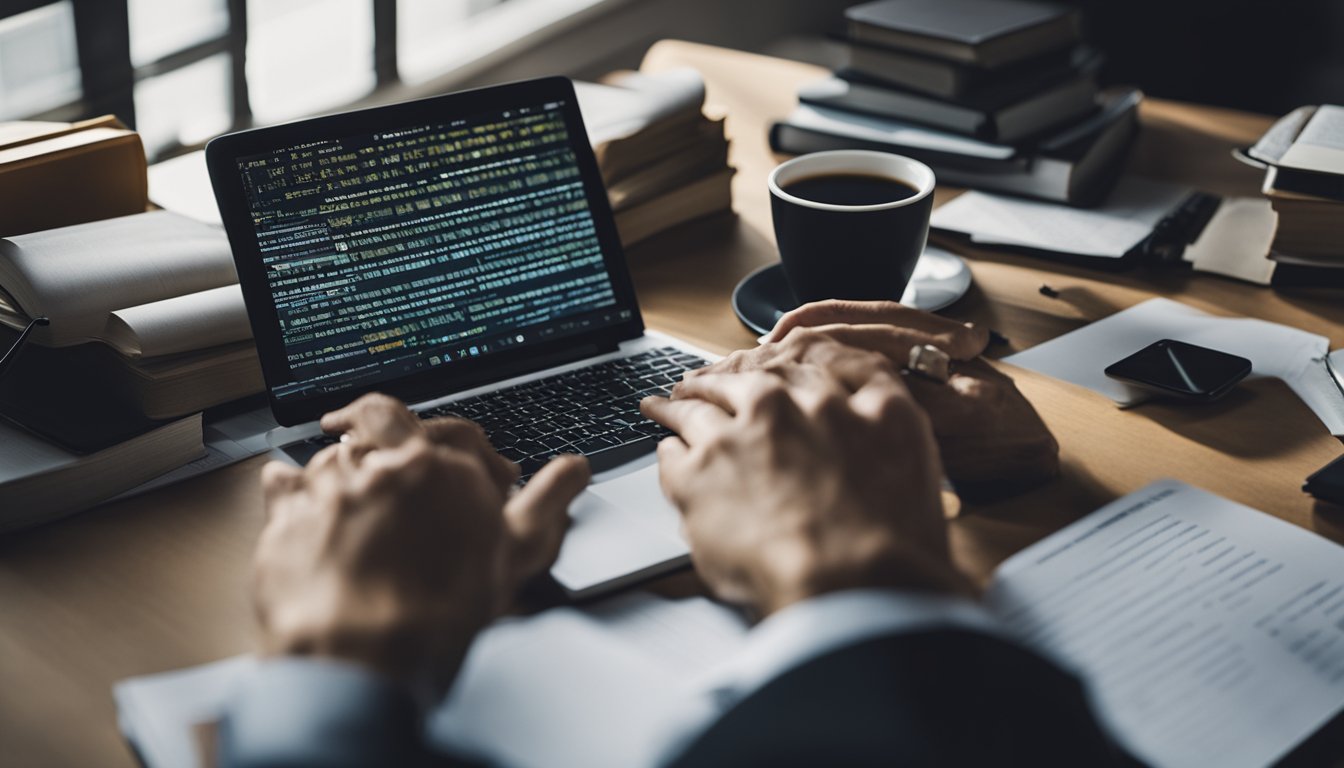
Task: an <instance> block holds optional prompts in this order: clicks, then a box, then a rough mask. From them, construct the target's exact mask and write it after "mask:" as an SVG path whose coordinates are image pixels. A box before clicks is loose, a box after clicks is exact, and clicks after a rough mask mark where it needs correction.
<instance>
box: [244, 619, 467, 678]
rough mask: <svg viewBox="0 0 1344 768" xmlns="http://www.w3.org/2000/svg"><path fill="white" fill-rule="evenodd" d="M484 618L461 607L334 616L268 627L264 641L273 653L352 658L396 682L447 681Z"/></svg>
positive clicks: (349, 659) (364, 666)
mask: <svg viewBox="0 0 1344 768" xmlns="http://www.w3.org/2000/svg"><path fill="white" fill-rule="evenodd" d="M486 623H487V618H486V617H485V616H483V615H482V616H477V615H468V614H467V613H464V612H461V611H453V612H451V613H444V614H437V615H416V616H400V617H387V616H385V617H379V618H375V617H373V616H363V617H351V616H347V617H342V619H341V620H339V621H330V622H322V621H318V622H314V623H312V624H310V625H308V626H297V627H292V628H290V629H288V630H285V631H272V632H269V633H268V635H267V637H266V640H265V647H266V651H267V652H268V653H269V654H271V655H276V656H297V657H308V658H315V659H329V660H333V661H340V662H344V663H348V664H352V665H355V666H358V667H361V668H363V669H365V670H367V671H369V672H371V673H373V674H375V675H378V676H379V677H382V678H385V679H387V680H390V681H393V682H397V683H405V684H412V685H414V686H416V687H419V686H421V685H423V684H426V683H429V684H432V685H434V686H436V687H446V686H447V685H448V684H449V683H450V682H451V681H452V679H453V677H454V676H455V675H456V673H457V670H458V668H459V667H460V666H461V663H462V660H463V658H464V657H465V656H466V652H467V649H468V648H469V647H470V645H471V642H472V640H473V639H474V638H475V636H476V634H477V633H478V632H479V631H480V630H481V629H482V628H483V627H484V626H485V624H486Z"/></svg>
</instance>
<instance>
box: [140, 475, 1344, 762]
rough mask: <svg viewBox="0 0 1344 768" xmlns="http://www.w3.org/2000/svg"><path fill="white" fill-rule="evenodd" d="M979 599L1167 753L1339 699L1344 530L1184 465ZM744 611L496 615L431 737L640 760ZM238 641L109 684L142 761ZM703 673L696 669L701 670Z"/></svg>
mask: <svg viewBox="0 0 1344 768" xmlns="http://www.w3.org/2000/svg"><path fill="white" fill-rule="evenodd" d="M986 604H987V606H988V607H989V609H990V611H991V612H992V613H993V614H995V615H996V616H997V617H998V618H999V620H1000V621H1001V622H1002V624H1003V626H1004V628H1005V631H1006V632H1007V633H1008V634H1009V635H1011V636H1015V637H1017V638H1018V639H1019V640H1020V642H1023V643H1024V644H1026V645H1028V646H1030V647H1032V648H1035V649H1036V650H1037V651H1039V652H1041V653H1043V654H1045V655H1047V656H1049V657H1052V658H1054V659H1056V660H1058V661H1059V662H1060V663H1061V664H1064V665H1065V666H1067V667H1070V668H1072V669H1074V670H1076V671H1077V672H1078V673H1079V674H1080V675H1081V676H1082V677H1083V678H1084V679H1085V680H1086V682H1087V683H1088V687H1089V691H1090V695H1091V698H1092V701H1093V706H1094V708H1095V711H1096V713H1097V716H1098V717H1099V719H1100V720H1101V722H1102V724H1103V726H1104V727H1105V728H1106V729H1107V730H1108V731H1109V732H1110V734H1111V735H1112V737H1113V738H1115V739H1116V740H1117V741H1118V742H1119V743H1120V744H1121V745H1123V746H1124V747H1125V748H1126V749H1127V750H1129V752H1130V753H1131V754H1133V755H1134V756H1136V757H1138V758H1140V759H1142V760H1143V761H1145V762H1147V763H1150V764H1152V765H1157V766H1191V767H1192V768H1193V767H1195V766H1208V765H1217V766H1222V767H1223V768H1238V767H1239V766H1247V767H1250V766H1262V765H1265V764H1268V763H1270V762H1273V761H1274V760H1276V759H1278V758H1280V757H1282V756H1284V755H1285V754H1286V753H1288V752H1289V751H1290V750H1292V749H1293V747H1294V746H1295V745H1297V744H1298V743H1299V742H1301V741H1302V740H1303V739H1305V738H1306V737H1307V736H1309V735H1310V734H1311V733H1312V732H1313V731H1315V730H1316V729H1318V728H1320V727H1321V726H1322V725H1323V724H1324V723H1326V722H1327V721H1329V720H1330V719H1331V718H1332V717H1333V716H1334V715H1335V714H1336V713H1337V712H1339V711H1340V710H1341V708H1344V637H1341V635H1344V626H1342V624H1344V622H1342V621H1341V619H1344V547H1340V546H1338V545H1336V544H1334V543H1331V542H1330V541H1327V540H1326V539H1324V538H1321V537H1320V536H1317V535H1315V534H1313V533H1311V532H1309V531H1306V530H1304V529H1302V528H1299V527H1297V526H1294V525H1292V524H1290V523H1286V522H1284V521H1282V520H1279V519H1277V518H1275V517H1271V516H1269V515H1266V514H1262V513H1260V512H1257V511H1255V510H1253V509H1250V508H1248V507H1244V506H1241V505H1240V504H1235V503H1233V502H1230V501H1227V500H1226V499H1222V498H1220V497H1218V496H1214V495H1212V494H1210V493H1207V492H1204V491H1201V490H1199V489H1197V488H1193V487H1191V486H1189V485H1186V484H1184V483H1180V482H1177V481H1174V480H1163V481H1159V482H1156V483H1154V484H1152V485H1150V486H1148V487H1147V488H1144V489H1142V490H1140V491H1137V492H1135V493H1132V494H1130V495H1129V496H1126V497H1124V498H1122V499H1120V500H1118V501H1116V502H1114V503H1112V504H1109V505H1107V506H1105V507H1103V508H1101V509H1099V510H1097V511H1096V512H1093V513H1092V514H1090V515H1088V516H1086V517H1084V518H1083V519H1081V520H1079V521H1078V522H1076V523H1074V524H1072V525H1070V526H1068V527H1066V528H1064V529H1063V530H1061V531H1059V532H1057V533H1055V534H1053V535H1051V536H1048V537H1046V538H1045V539H1043V540H1042V541H1040V542H1038V543H1036V544H1034V545H1032V546H1030V547H1028V548H1027V549H1025V550H1023V551H1022V552H1019V553H1018V554H1017V555H1015V556H1013V557H1012V558H1010V559H1009V560H1008V561H1007V562H1005V563H1004V564H1003V565H1002V566H1000V568H999V570H998V572H997V574H996V575H995V578H994V581H993V583H992V584H991V586H990V589H989V592H988V596H987V598H986ZM745 627H746V624H745V622H744V621H743V620H742V619H741V618H740V617H738V616H737V615H736V614H734V613H732V612H731V611H729V610H728V609H727V608H724V607H722V606H718V605H716V604H713V603H710V602H708V601H706V600H703V599H695V600H689V601H666V600H661V599H659V598H656V597H653V596H649V595H643V594H639V593H636V594H633V595H624V596H621V597H617V598H614V599H613V600H610V601H606V602H602V603H597V604H595V605H591V606H587V607H584V608H562V609H555V610H551V611H547V612H545V613H542V614H539V615H537V616H534V617H530V618H525V619H513V620H507V621H504V622H501V623H500V624H498V625H496V626H495V627H492V628H491V629H489V630H487V631H486V632H485V633H484V634H483V635H482V636H481V637H480V638H478V640H477V642H476V643H475V645H474V646H473V647H472V650H471V652H470V654H469V655H468V657H467V660H466V663H465V665H464V667H463V669H462V673H461V675H460V677H459V678H458V681H457V683H456V685H455V687H454V690H453V692H452V694H451V695H450V696H449V698H448V700H447V701H446V702H445V703H444V705H443V706H442V707H441V708H440V709H439V710H438V711H437V712H436V713H435V714H434V715H433V716H432V717H431V718H430V725H429V734H430V739H431V741H433V742H434V743H436V744H439V745H445V746H446V745H450V744H451V745H452V746H453V747H454V748H455V749H457V750H463V751H466V752H469V753H473V754H477V755H480V756H484V757H487V758H489V759H491V760H493V761H498V762H499V763H502V764H506V765H510V766H518V767H519V768H532V767H533V766H535V767H537V768H540V767H541V766H555V765H585V766H608V765H610V766H637V765H643V764H647V762H648V761H649V760H650V759H653V756H654V755H655V754H656V753H657V752H658V751H659V750H660V749H663V748H665V747H666V746H667V744H666V743H665V742H664V741H662V739H663V738H665V737H666V733H665V732H662V729H663V726H665V725H666V724H667V723H669V722H672V721H673V720H674V719H675V718H676V717H677V716H678V713H682V712H685V711H686V710H684V709H682V708H681V707H682V704H683V703H684V702H686V701H687V697H689V696H692V695H693V694H694V691H695V690H696V687H697V678H702V676H703V675H710V674H713V670H714V667H715V664H716V663H717V662H722V661H726V660H728V659H729V658H730V657H731V655H732V654H733V653H735V652H736V651H737V650H738V649H740V648H741V645H742V640H743V638H744V637H745V636H746V629H745ZM254 670H255V664H254V662H253V661H251V660H250V658H246V657H240V658H238V659H232V660H228V661H224V662H218V663H217V664H214V665H208V666H205V667H198V668H196V669H192V670H185V671H181V672H169V673H165V674H161V675H154V676H150V677H144V678H137V679H134V680H128V681H125V682H122V683H120V684H118V685H117V687H116V691H115V693H116V698H117V704H118V708H119V711H120V715H121V724H122V729H123V732H124V733H125V734H126V736H127V738H128V739H130V740H131V741H132V742H133V743H134V744H136V745H137V748H138V749H139V752H140V754H141V755H142V756H143V757H144V759H145V761H146V763H147V764H148V765H149V766H150V768H157V767H159V766H169V765H172V766H191V765H202V764H203V763H202V762H201V761H200V757H201V753H200V751H199V748H198V742H197V741H196V740H195V737H194V736H193V732H194V729H196V727H197V726H199V725H201V724H202V723H208V722H211V721H213V720H216V719H218V717H219V716H220V714H221V713H222V712H223V710H224V707H225V704H226V702H227V701H228V697H229V696H230V695H231V691H232V690H233V686H235V685H236V684H237V682H238V680H239V679H240V676H242V675H245V674H251V673H253V671H254ZM702 679H703V678H702Z"/></svg>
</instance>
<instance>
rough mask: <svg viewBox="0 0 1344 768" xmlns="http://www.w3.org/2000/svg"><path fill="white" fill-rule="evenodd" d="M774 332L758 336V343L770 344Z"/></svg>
mask: <svg viewBox="0 0 1344 768" xmlns="http://www.w3.org/2000/svg"><path fill="white" fill-rule="evenodd" d="M774 333H775V332H774V331H771V332H770V333H767V334H764V335H762V336H757V337H756V343H757V344H758V345H760V344H769V343H770V337H771V336H773V335H774Z"/></svg>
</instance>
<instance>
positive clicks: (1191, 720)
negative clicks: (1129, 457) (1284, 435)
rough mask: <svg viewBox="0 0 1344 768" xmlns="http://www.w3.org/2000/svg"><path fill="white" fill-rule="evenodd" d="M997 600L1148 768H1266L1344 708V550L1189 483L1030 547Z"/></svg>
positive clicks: (1134, 500)
mask: <svg viewBox="0 0 1344 768" xmlns="http://www.w3.org/2000/svg"><path fill="white" fill-rule="evenodd" d="M987 599H988V601H989V604H990V607H991V609H992V610H993V612H994V613H995V614H996V615H997V616H998V617H999V618H1000V620H1001V621H1003V622H1004V623H1005V624H1006V625H1007V627H1008V629H1009V630H1010V631H1011V632H1013V633H1015V634H1016V635H1017V636H1019V637H1020V638H1022V639H1023V641H1024V642H1025V643H1026V644H1027V645H1029V646H1032V647H1034V648H1036V649H1038V650H1039V651H1042V652H1043V653H1045V654H1047V655H1049V656H1053V657H1054V658H1055V659H1057V660H1058V661H1060V662H1061V663H1064V664H1066V665H1072V666H1073V667H1074V668H1076V669H1078V670H1081V671H1082V672H1083V674H1084V677H1085V678H1086V679H1087V681H1088V688H1089V691H1090V693H1091V696H1092V699H1093V705H1094V707H1095V709H1096V711H1097V714H1098V716H1099V717H1100V718H1101V719H1102V721H1103V722H1104V724H1105V725H1106V726H1107V728H1108V730H1109V731H1110V732H1111V734H1112V735H1113V736H1114V737H1115V738H1116V739H1117V740H1118V741H1119V742H1120V743H1121V744H1122V745H1123V746H1124V747H1125V748H1126V749H1128V750H1129V751H1130V752H1131V753H1132V754H1134V755H1135V756H1136V757H1138V758H1140V759H1142V760H1144V761H1145V762H1147V763H1150V764H1152V765H1159V766H1172V767H1174V768H1183V767H1184V766H1191V767H1192V768H1193V767H1195V766H1210V765H1217V766H1221V767H1222V768H1238V767H1239V766H1248V767H1249V766H1263V765H1267V764H1269V763H1271V762H1273V761H1275V760H1276V759H1278V758H1280V757H1282V756H1283V755H1284V754H1285V753H1287V752H1288V751H1289V750H1290V749H1291V748H1292V747H1293V746H1295V745H1296V744H1297V743H1298V742H1300V741H1301V740H1302V739H1304V738H1306V737H1307V736H1308V735H1310V734H1311V733H1312V732H1313V731H1315V730H1316V729H1317V728H1319V727H1320V726H1321V725H1323V724H1324V723H1326V722H1327V721H1328V720H1330V718H1331V717H1332V716H1333V715H1334V714H1335V713H1336V712H1337V711H1339V709H1340V708H1341V707H1344V547H1340V546H1339V545H1337V544H1335V543H1333V542H1331V541H1328V540H1326V539H1324V538H1322V537H1320V536H1317V535H1315V534H1313V533H1311V532H1309V531H1306V530H1304V529H1302V528H1299V527H1297V526H1295V525H1292V524H1291V523H1287V522H1285V521H1282V520H1279V519H1278V518H1276V517H1273V516H1271V515H1267V514H1264V513H1262V512H1258V511H1256V510H1253V509H1250V508H1249V507H1245V506H1242V505H1240V504H1236V503H1233V502H1231V501H1228V500H1226V499H1223V498H1220V497H1218V496H1214V495H1213V494H1210V493H1207V492H1205V491H1202V490H1199V489H1198V488H1194V487H1191V486H1189V485H1186V484H1184V483H1180V482H1177V481H1174V480H1163V481H1159V482H1157V483H1154V484H1152V485H1150V486H1148V487H1147V488H1144V489H1143V490H1141V491H1137V492H1135V493H1132V494H1130V495H1128V496H1126V497H1124V498H1123V499H1120V500H1119V501H1116V502H1114V503H1113V504H1109V505H1107V506H1105V507H1103V508H1101V509H1100V510H1097V511H1096V512H1093V513H1092V514H1091V515H1088V516H1087V517H1085V518H1083V519H1082V520H1080V521H1078V522H1076V523H1074V524H1073V525H1070V526H1069V527H1067V528H1065V529H1064V530H1062V531H1059V532H1058V533H1055V534H1053V535H1051V536H1049V537H1047V538H1046V539H1044V540H1042V541H1040V542H1038V543H1037V544H1035V545H1033V546H1031V547H1028V548H1027V549H1025V550H1023V551H1022V552H1020V553H1018V554H1017V555H1015V556H1013V557H1012V558H1010V559H1009V560H1008V561H1007V562H1005V563H1004V564H1003V565H1002V566H1000V568H999V571H998V573H997V575H996V577H995V580H994V583H993V584H992V585H991V586H990V590H989V594H988V596H987Z"/></svg>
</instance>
